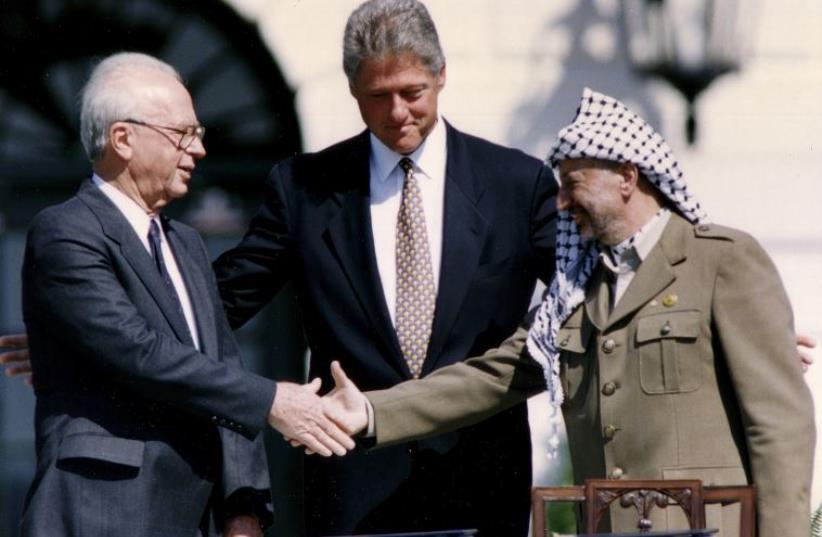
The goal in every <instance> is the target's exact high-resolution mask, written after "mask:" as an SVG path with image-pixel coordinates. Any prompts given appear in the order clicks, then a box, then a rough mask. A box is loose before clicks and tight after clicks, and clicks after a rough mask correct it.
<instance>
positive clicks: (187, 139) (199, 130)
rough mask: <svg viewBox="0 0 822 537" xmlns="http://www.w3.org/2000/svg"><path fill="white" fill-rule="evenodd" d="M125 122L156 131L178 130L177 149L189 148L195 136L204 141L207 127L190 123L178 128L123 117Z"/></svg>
mask: <svg viewBox="0 0 822 537" xmlns="http://www.w3.org/2000/svg"><path fill="white" fill-rule="evenodd" d="M120 121H122V122H123V123H133V124H134V125H141V126H143V127H148V128H149V129H154V130H156V131H158V132H159V131H160V129H165V130H167V131H171V132H176V133H177V134H179V135H180V139H179V140H178V141H177V149H188V147H189V146H190V145H191V144H192V143H194V139H195V138H199V139H200V141H201V142H202V141H203V136H205V127H203V126H202V125H190V126H188V127H186V128H184V129H178V128H177V127H169V126H167V125H155V124H153V123H146V122H145V121H140V120H139V119H131V118H129V119H121V120H120Z"/></svg>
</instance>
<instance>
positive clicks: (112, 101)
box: [80, 52, 182, 162]
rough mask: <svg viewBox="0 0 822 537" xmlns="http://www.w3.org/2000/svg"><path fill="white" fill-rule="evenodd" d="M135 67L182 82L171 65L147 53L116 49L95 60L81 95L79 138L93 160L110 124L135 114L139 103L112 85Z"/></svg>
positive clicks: (99, 155)
mask: <svg viewBox="0 0 822 537" xmlns="http://www.w3.org/2000/svg"><path fill="white" fill-rule="evenodd" d="M137 69H142V70H153V71H158V72H161V73H165V74H167V75H170V76H172V77H174V78H175V79H176V80H178V81H180V82H181V83H182V78H181V77H180V74H179V73H178V72H177V70H176V69H174V67H172V66H171V65H169V64H167V63H166V62H164V61H162V60H158V59H157V58H155V57H153V56H149V55H148V54H142V53H139V52H119V53H117V54H112V55H111V56H108V57H106V58H104V59H103V60H102V61H101V62H100V63H98V64H97V66H96V67H95V68H94V70H93V71H92V72H91V76H89V79H88V82H86V85H85V86H84V87H83V91H82V93H81V97H80V98H81V103H82V104H81V108H80V140H81V141H82V142H83V147H84V148H85V150H86V155H88V158H89V160H91V161H92V162H94V161H96V160H97V159H99V158H100V157H102V156H103V151H104V150H105V148H106V145H107V144H108V130H109V127H110V126H111V124H112V123H114V122H115V121H120V120H123V119H126V118H128V117H130V116H132V115H134V112H135V111H136V109H137V108H138V107H139V106H140V103H139V102H137V100H136V99H134V98H133V94H131V93H130V92H128V91H123V86H122V85H120V84H112V82H113V81H114V80H116V79H117V78H118V77H120V76H122V75H123V74H125V73H128V72H129V71H133V70H137Z"/></svg>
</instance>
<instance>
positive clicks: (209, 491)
mask: <svg viewBox="0 0 822 537" xmlns="http://www.w3.org/2000/svg"><path fill="white" fill-rule="evenodd" d="M81 133H82V139H83V143H84V146H85V148H86V150H87V152H88V154H89V157H90V159H91V160H92V163H93V168H94V175H93V177H92V179H91V181H88V182H85V183H84V184H83V185H82V187H81V188H80V191H79V192H78V194H77V195H76V196H75V197H73V198H71V199H70V200H68V201H66V202H65V203H63V204H60V205H57V206H54V207H51V208H48V209H46V210H45V211H43V212H42V213H40V214H39V215H38V216H37V217H36V218H35V219H34V221H33V222H32V225H31V229H30V231H29V235H28V240H27V243H26V255H25V261H24V267H23V310H24V320H25V323H26V329H27V332H28V336H29V344H30V347H31V349H30V352H31V365H32V368H33V371H34V377H33V379H34V389H35V393H36V395H37V408H36V416H35V423H36V434H37V473H36V476H35V479H34V482H33V484H32V486H31V488H30V490H29V494H28V497H27V499H26V507H25V512H24V515H23V521H22V534H23V535H25V536H43V537H46V536H47V537H55V536H80V535H117V536H145V537H154V536H156V535H171V536H180V537H183V536H185V537H190V536H192V535H203V536H205V535H216V534H219V533H224V534H225V535H234V536H239V535H245V536H250V535H257V536H260V535H262V528H265V527H267V526H268V525H270V524H271V521H272V518H273V517H272V510H271V497H270V490H269V483H268V472H267V467H266V459H265V453H264V451H263V446H262V442H261V439H260V438H259V436H258V434H257V433H258V432H259V431H260V429H262V428H263V427H265V424H266V421H268V423H270V424H271V425H272V426H274V427H276V428H277V429H278V430H280V431H281V432H282V433H283V434H286V435H292V434H297V435H298V436H301V437H306V438H307V439H308V440H309V442H312V441H313V442H316V445H317V447H318V448H319V449H320V450H321V451H323V452H324V453H325V454H330V453H331V449H329V448H333V450H334V451H335V452H336V453H340V454H342V453H344V452H345V448H344V446H343V444H344V445H349V446H350V445H353V443H351V442H350V440H348V441H346V440H345V438H343V437H341V436H339V434H338V432H337V431H336V430H335V429H334V428H333V427H330V423H328V422H323V421H322V420H321V419H319V418H318V417H317V415H316V411H317V410H318V408H319V407H318V406H316V403H317V402H318V401H317V400H318V397H317V396H316V391H317V390H318V389H319V384H318V383H317V382H314V383H313V384H312V385H307V386H297V385H293V384H288V383H280V384H277V385H275V383H274V382H273V381H271V380H268V379H265V378H262V377H259V376H256V375H253V374H251V373H248V372H246V371H244V370H243V369H242V364H241V363H240V358H239V355H238V353H237V347H236V344H235V342H234V339H233V337H232V334H231V331H230V329H229V327H228V323H227V321H226V319H225V315H224V313H223V310H222V307H221V302H220V298H219V296H218V294H217V286H216V282H215V280H214V276H213V274H212V272H211V270H210V266H209V262H208V256H207V253H206V250H205V248H204V245H203V243H202V240H201V239H200V237H199V235H198V234H197V233H196V232H195V231H194V230H193V229H191V228H189V227H187V226H184V225H182V224H180V223H178V222H174V221H172V220H169V219H167V218H165V217H164V216H162V215H161V214H160V212H161V209H162V208H163V207H164V206H165V205H167V204H168V203H169V202H170V201H171V200H173V199H174V198H178V197H181V196H184V195H185V194H186V192H187V191H188V182H189V180H190V179H191V174H192V172H193V170H194V167H195V164H196V161H197V160H199V159H200V158H202V157H203V156H205V149H204V147H203V144H202V136H203V134H204V128H203V127H202V126H200V125H199V124H198V123H197V118H196V116H195V113H194V108H193V105H192V102H191V97H190V96H189V94H188V92H187V91H186V89H185V88H184V87H183V85H182V83H181V82H180V78H179V75H178V74H177V73H176V72H175V71H174V69H173V68H171V67H170V66H169V65H167V64H165V63H162V62H160V61H159V60H156V59H154V58H152V57H149V56H145V55H142V54H133V53H123V54H116V55H114V56H111V57H109V58H107V59H106V60H104V61H103V62H101V63H100V64H99V65H98V66H97V67H96V68H95V70H94V72H93V73H92V76H91V78H90V79H89V82H88V84H87V85H86V87H85V89H84V92H83V105H82V113H81ZM323 427H326V428H327V430H326V429H323ZM329 435H330V436H329ZM331 436H336V437H337V440H334V439H333V438H331Z"/></svg>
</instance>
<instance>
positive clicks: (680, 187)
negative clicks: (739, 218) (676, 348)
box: [527, 88, 706, 405]
mask: <svg viewBox="0 0 822 537" xmlns="http://www.w3.org/2000/svg"><path fill="white" fill-rule="evenodd" d="M576 158H595V159H602V160H610V161H615V162H630V163H633V164H635V165H636V167H637V168H638V169H639V171H640V172H642V174H643V175H644V176H645V178H646V179H648V181H649V182H650V183H651V184H653V185H654V186H655V187H656V188H658V189H659V191H660V192H662V193H663V194H664V195H665V196H666V197H667V198H668V199H669V200H670V201H671V202H672V204H673V207H674V208H676V209H677V210H678V212H679V213H681V214H682V216H684V217H685V218H687V219H688V220H689V221H690V222H692V223H701V222H704V221H706V215H705V213H704V212H703V211H702V208H701V207H700V206H699V203H698V202H697V201H696V199H695V198H694V197H693V196H691V194H690V193H689V192H688V188H687V186H686V185H685V181H684V180H683V177H682V170H680V168H679V164H677V161H676V159H675V158H674V154H673V151H671V148H670V147H668V144H667V143H665V140H663V138H662V136H660V135H659V134H658V133H657V132H656V131H654V129H653V128H651V126H650V125H648V124H647V123H646V122H645V121H644V120H643V119H642V118H641V117H639V116H638V115H636V114H634V113H633V112H631V111H630V110H629V109H628V108H627V107H626V106H625V105H624V104H622V103H621V102H619V101H618V100H616V99H614V98H613V97H609V96H607V95H604V94H602V93H597V92H595V91H593V90H591V89H589V88H585V90H584V91H583V92H582V101H581V102H580V105H579V109H578V110H577V114H576V117H575V118H574V121H573V122H572V123H571V124H570V125H568V126H566V127H564V128H563V129H562V130H560V131H559V135H558V137H557V141H556V142H555V143H554V145H553V147H552V148H551V150H550V152H549V153H548V158H547V161H548V163H549V164H550V165H551V167H552V168H553V170H554V176H555V177H556V178H557V181H559V164H560V162H561V161H563V160H565V159H576ZM598 255H599V246H598V245H597V244H596V241H595V240H587V241H586V240H583V239H582V238H581V237H580V234H579V230H578V229H577V226H576V223H575V222H574V220H573V218H572V217H571V215H570V214H569V213H568V211H560V213H559V222H558V225H557V237H556V261H557V270H556V275H555V276H554V279H553V280H552V281H551V285H550V286H549V288H548V293H547V294H546V296H545V297H544V298H543V300H542V304H540V306H539V310H538V311H537V314H536V317H535V319H534V322H533V324H532V325H531V328H530V330H529V331H528V340H527V346H528V352H529V353H530V354H531V356H532V357H533V358H534V359H535V360H536V361H537V362H539V363H540V364H541V365H542V367H543V370H544V372H545V382H546V384H547V387H548V393H549V395H550V398H551V401H552V402H553V403H554V405H560V404H562V401H563V398H564V394H563V392H562V388H561V386H560V383H559V349H558V347H557V344H556V341H557V333H558V331H559V328H560V326H562V324H563V323H564V322H565V321H566V320H567V319H568V317H569V316H570V315H571V313H572V312H573V311H574V309H576V307H577V306H579V305H580V304H581V303H582V302H583V301H584V300H585V284H586V282H587V281H588V278H589V277H590V276H591V273H592V272H593V270H594V267H595V266H596V263H597V257H598Z"/></svg>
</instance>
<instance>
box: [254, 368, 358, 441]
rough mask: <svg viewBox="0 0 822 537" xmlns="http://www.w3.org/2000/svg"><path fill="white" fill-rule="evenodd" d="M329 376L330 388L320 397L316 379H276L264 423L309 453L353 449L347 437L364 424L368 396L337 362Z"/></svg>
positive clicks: (318, 381) (318, 380) (318, 384)
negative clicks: (302, 381)
mask: <svg viewBox="0 0 822 537" xmlns="http://www.w3.org/2000/svg"><path fill="white" fill-rule="evenodd" d="M331 375H332V376H333V377H334V389H333V390H331V391H330V392H328V393H327V394H326V395H324V396H322V397H320V395H319V391H320V379H319V378H315V379H314V380H312V381H311V382H310V383H308V384H294V383H292V382H278V383H277V394H276V395H275V397H274V403H273V404H272V405H271V410H270V411H269V413H268V424H269V425H271V427H273V428H274V429H276V430H277V431H279V432H280V433H281V434H282V435H283V437H284V438H285V440H286V441H287V442H289V443H290V444H291V445H292V446H294V447H304V448H305V452H306V453H307V454H309V455H311V454H314V453H317V454H319V455H322V456H323V457H330V456H331V455H332V454H333V455H339V456H343V455H345V454H346V451H347V450H349V449H354V440H352V438H351V437H352V436H353V435H355V434H357V433H360V432H362V431H363V430H365V429H366V428H367V427H368V410H367V408H368V405H369V403H368V399H366V397H365V395H363V393H362V392H361V391H360V390H359V388H357V386H356V385H355V384H354V383H353V382H352V381H351V380H350V379H349V378H348V377H347V376H346V374H345V372H344V371H343V369H342V366H340V364H339V362H336V361H335V362H332V363H331Z"/></svg>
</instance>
